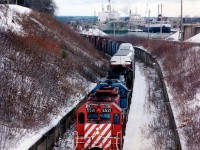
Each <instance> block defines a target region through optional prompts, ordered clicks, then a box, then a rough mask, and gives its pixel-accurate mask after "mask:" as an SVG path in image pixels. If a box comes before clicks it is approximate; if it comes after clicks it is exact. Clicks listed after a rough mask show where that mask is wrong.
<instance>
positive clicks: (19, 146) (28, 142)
mask: <svg viewBox="0 0 200 150" xmlns="http://www.w3.org/2000/svg"><path fill="white" fill-rule="evenodd" d="M95 86H96V83H91V84H90V86H89V88H88V92H89V91H91V90H92V89H93V88H94V87H95ZM83 98H84V95H81V94H80V95H77V96H74V97H71V99H72V100H68V103H67V106H65V108H63V109H62V110H61V111H60V113H59V114H58V115H57V116H52V121H51V122H50V124H49V125H47V126H46V127H44V128H42V129H41V130H39V131H35V132H32V133H26V135H25V136H24V137H23V138H22V139H21V140H20V141H19V142H18V143H16V146H15V147H13V148H12V150H27V149H29V148H30V147H31V146H32V145H33V144H35V143H36V142H37V141H38V140H39V139H40V138H41V137H42V136H43V135H44V134H45V133H46V132H48V131H49V130H50V129H52V128H53V127H55V126H56V125H57V124H58V123H59V121H60V120H61V119H62V118H63V117H64V116H65V115H67V113H68V112H70V111H71V110H72V109H73V108H74V107H76V105H77V104H78V103H79V102H80V100H82V99H83Z"/></svg>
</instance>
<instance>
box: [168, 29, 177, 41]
mask: <svg viewBox="0 0 200 150" xmlns="http://www.w3.org/2000/svg"><path fill="white" fill-rule="evenodd" d="M179 39H180V31H177V32H176V33H174V34H172V35H170V36H168V37H167V38H166V40H169V41H179Z"/></svg>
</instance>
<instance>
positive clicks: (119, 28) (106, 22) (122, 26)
mask: <svg viewBox="0 0 200 150" xmlns="http://www.w3.org/2000/svg"><path fill="white" fill-rule="evenodd" d="M98 23H99V29H101V30H102V31H103V32H105V33H111V34H115V33H116V34H117V33H127V32H128V26H127V22H125V21H122V20H120V14H119V12H117V11H115V10H114V9H113V10H112V9H111V5H110V0H109V4H108V6H107V10H106V11H105V10H104V8H102V12H99V13H98Z"/></svg>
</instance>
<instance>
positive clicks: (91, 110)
mask: <svg viewBox="0 0 200 150" xmlns="http://www.w3.org/2000/svg"><path fill="white" fill-rule="evenodd" d="M86 110H87V112H93V113H94V112H96V109H95V108H92V107H88V108H86Z"/></svg>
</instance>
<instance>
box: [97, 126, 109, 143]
mask: <svg viewBox="0 0 200 150" xmlns="http://www.w3.org/2000/svg"><path fill="white" fill-rule="evenodd" d="M110 127H111V125H110V124H109V125H107V126H106V128H105V130H104V131H102V133H101V136H99V139H98V143H97V145H100V144H101V143H102V144H103V143H104V142H103V141H101V140H102V139H101V138H102V136H103V137H104V139H108V138H107V136H108V135H109V134H110V135H111V128H110ZM109 137H110V136H109Z"/></svg>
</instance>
